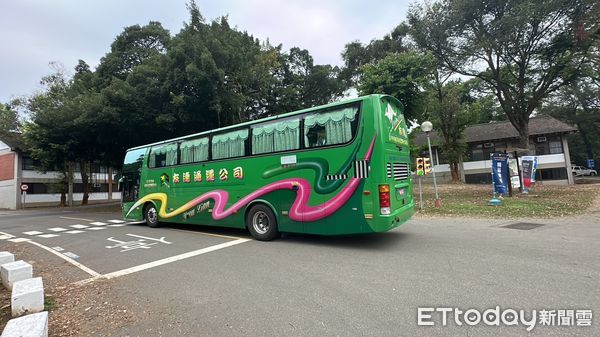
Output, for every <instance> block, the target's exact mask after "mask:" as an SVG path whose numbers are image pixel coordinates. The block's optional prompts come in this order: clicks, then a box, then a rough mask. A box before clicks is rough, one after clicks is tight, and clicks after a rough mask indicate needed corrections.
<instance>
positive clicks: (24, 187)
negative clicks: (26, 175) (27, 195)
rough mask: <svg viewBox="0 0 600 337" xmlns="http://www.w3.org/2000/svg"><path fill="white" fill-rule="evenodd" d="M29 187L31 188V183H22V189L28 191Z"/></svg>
mask: <svg viewBox="0 0 600 337" xmlns="http://www.w3.org/2000/svg"><path fill="white" fill-rule="evenodd" d="M28 189H29V185H27V184H22V185H21V191H27V190H28Z"/></svg>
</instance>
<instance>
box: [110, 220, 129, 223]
mask: <svg viewBox="0 0 600 337" xmlns="http://www.w3.org/2000/svg"><path fill="white" fill-rule="evenodd" d="M108 222H112V223H123V222H125V221H123V220H108Z"/></svg>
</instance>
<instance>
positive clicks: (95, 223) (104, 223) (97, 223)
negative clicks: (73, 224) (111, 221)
mask: <svg viewBox="0 0 600 337" xmlns="http://www.w3.org/2000/svg"><path fill="white" fill-rule="evenodd" d="M90 225H94V226H106V225H108V224H107V223H106V222H100V221H96V222H90Z"/></svg>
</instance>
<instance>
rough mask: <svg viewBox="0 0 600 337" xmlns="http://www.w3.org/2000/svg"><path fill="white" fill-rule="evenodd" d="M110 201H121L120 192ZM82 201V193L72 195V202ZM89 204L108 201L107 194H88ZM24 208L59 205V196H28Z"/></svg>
mask: <svg viewBox="0 0 600 337" xmlns="http://www.w3.org/2000/svg"><path fill="white" fill-rule="evenodd" d="M112 198H113V200H112V201H115V202H116V201H119V200H121V192H113V193H112ZM81 199H83V193H73V201H75V204H78V203H77V202H78V201H81ZM89 201H90V202H93V201H108V193H106V192H94V193H90V198H89ZM25 203H26V205H25V207H37V206H54V205H58V204H59V203H60V194H28V195H27V196H26V198H25Z"/></svg>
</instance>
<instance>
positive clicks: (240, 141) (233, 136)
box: [212, 129, 248, 159]
mask: <svg viewBox="0 0 600 337" xmlns="http://www.w3.org/2000/svg"><path fill="white" fill-rule="evenodd" d="M246 139H248V130H247V129H246V130H239V131H233V132H228V133H224V134H220V135H216V136H213V138H212V152H213V159H222V158H231V157H239V156H243V155H244V154H245V148H244V141H245V140H246Z"/></svg>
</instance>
